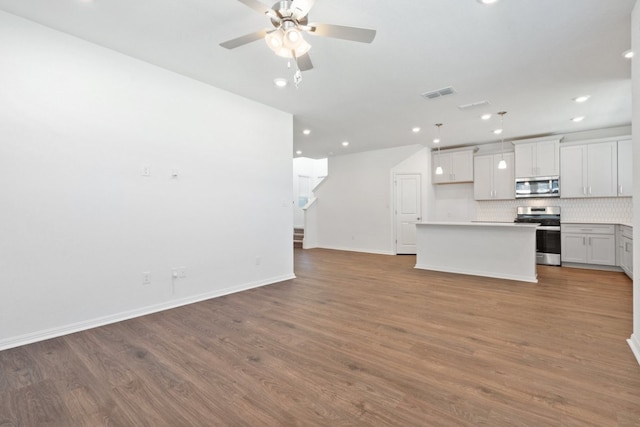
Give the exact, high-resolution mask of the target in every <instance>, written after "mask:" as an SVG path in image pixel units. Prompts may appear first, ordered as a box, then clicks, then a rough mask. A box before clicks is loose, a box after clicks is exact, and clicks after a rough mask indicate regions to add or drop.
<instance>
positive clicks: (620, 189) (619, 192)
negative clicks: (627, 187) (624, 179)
mask: <svg viewBox="0 0 640 427" xmlns="http://www.w3.org/2000/svg"><path fill="white" fill-rule="evenodd" d="M618 187H620V188H619V190H618V194H622V184H620V185H619V186H618Z"/></svg>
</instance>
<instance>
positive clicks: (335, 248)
mask: <svg viewBox="0 0 640 427" xmlns="http://www.w3.org/2000/svg"><path fill="white" fill-rule="evenodd" d="M316 248H318V249H330V250H332V251H346V252H362V253H365V254H375V255H395V253H394V252H393V251H381V250H377V249H362V248H347V247H342V246H316Z"/></svg>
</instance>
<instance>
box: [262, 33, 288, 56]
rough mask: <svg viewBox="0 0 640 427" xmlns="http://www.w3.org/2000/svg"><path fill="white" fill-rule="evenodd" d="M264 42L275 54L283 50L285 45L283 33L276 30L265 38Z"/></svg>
mask: <svg viewBox="0 0 640 427" xmlns="http://www.w3.org/2000/svg"><path fill="white" fill-rule="evenodd" d="M264 41H266V42H267V46H269V48H270V49H271V50H273V51H274V52H277V51H278V49H281V48H282V46H283V45H284V39H283V37H282V31H280V30H275V31H271V32H270V33H269V34H267V35H266V36H264Z"/></svg>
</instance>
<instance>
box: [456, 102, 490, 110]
mask: <svg viewBox="0 0 640 427" xmlns="http://www.w3.org/2000/svg"><path fill="white" fill-rule="evenodd" d="M486 105H489V101H476V102H472V103H470V104H463V105H458V108H459V109H461V110H468V109H469V108H476V107H484V106H486Z"/></svg>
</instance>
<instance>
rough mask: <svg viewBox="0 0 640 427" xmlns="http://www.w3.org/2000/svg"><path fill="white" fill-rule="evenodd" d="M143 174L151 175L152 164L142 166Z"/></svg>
mask: <svg viewBox="0 0 640 427" xmlns="http://www.w3.org/2000/svg"><path fill="white" fill-rule="evenodd" d="M142 176H151V166H143V167H142Z"/></svg>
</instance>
